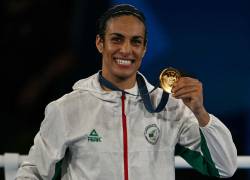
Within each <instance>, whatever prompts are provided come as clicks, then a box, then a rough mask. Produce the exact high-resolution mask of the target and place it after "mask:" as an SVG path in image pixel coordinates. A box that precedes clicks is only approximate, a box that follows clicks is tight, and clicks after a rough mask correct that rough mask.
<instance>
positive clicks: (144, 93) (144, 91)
mask: <svg viewBox="0 0 250 180" xmlns="http://www.w3.org/2000/svg"><path fill="white" fill-rule="evenodd" d="M98 80H99V82H100V84H101V85H103V86H105V87H106V88H108V89H111V90H113V91H121V92H122V93H125V94H130V95H132V96H138V95H134V94H131V93H129V92H126V91H124V90H122V89H119V88H118V87H116V86H115V85H113V84H112V83H111V82H109V81H108V80H107V79H105V78H104V77H103V76H102V72H101V71H100V72H99V75H98ZM136 80H137V84H138V88H139V93H140V96H141V97H142V101H143V103H144V106H145V108H146V109H147V111H148V112H150V113H157V112H161V111H162V110H163V109H164V107H165V106H166V104H167V101H168V97H169V94H168V93H166V92H165V91H163V92H162V96H161V101H160V103H159V104H158V106H157V107H156V108H154V107H153V105H152V102H151V99H150V96H149V94H150V93H152V92H153V91H154V90H155V89H156V88H157V87H158V86H156V87H155V88H154V89H153V90H152V91H150V92H148V88H147V86H146V82H145V80H144V78H143V77H142V75H140V74H139V73H137V75H136Z"/></svg>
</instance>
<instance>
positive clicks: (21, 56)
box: [0, 0, 250, 180]
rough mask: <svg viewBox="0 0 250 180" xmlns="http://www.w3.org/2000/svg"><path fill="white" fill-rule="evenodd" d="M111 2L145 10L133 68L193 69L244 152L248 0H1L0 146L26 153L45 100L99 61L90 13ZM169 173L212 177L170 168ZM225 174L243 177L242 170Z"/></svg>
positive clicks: (249, 83)
mask: <svg viewBox="0 0 250 180" xmlns="http://www.w3.org/2000/svg"><path fill="white" fill-rule="evenodd" d="M117 2H122V3H131V4H133V5H135V6H137V7H138V8H139V9H141V10H143V11H144V12H145V15H146V17H147V24H148V28H149V44H148V50H147V55H146V56H145V58H144V61H143V65H142V68H141V70H140V71H141V72H143V73H144V74H145V75H146V77H147V78H148V79H149V80H150V82H151V83H152V84H156V83H157V78H158V76H159V72H160V70H162V69H163V68H164V67H168V66H172V67H175V68H177V69H180V70H182V71H185V72H187V73H189V74H191V75H193V76H195V77H197V78H198V79H199V80H200V81H202V82H203V86H204V96H205V97H204V101H205V105H206V108H207V110H208V111H209V112H210V113H213V114H214V115H216V116H217V117H219V118H220V119H221V120H222V121H223V122H224V123H225V124H226V125H227V126H228V127H229V129H230V130H231V132H232V135H233V138H234V141H235V144H236V146H237V149H238V155H250V138H249V135H250V133H249V132H250V111H249V110H250V76H249V71H250V35H249V32H250V1H249V0H238V1H230V0H220V1H218V0H217V1H214V0H211V1H163V0H161V1H142V0H137V1H108V0H102V1H98V0H92V1H90V0H84V1H83V0H71V1H70V0H23V1H17V0H4V1H1V8H2V9H1V11H0V12H1V16H2V18H1V19H2V21H1V22H2V31H1V38H0V43H1V47H2V48H1V49H2V51H1V111H0V113H1V120H2V123H1V125H0V138H1V145H0V154H4V153H5V152H15V153H20V154H27V153H28V151H29V148H30V146H31V145H32V144H33V138H34V136H35V134H36V133H37V131H38V130H39V127H40V123H41V121H42V120H43V116H44V108H45V106H46V105H47V104H48V103H49V102H50V101H52V100H55V99H57V98H59V97H61V96H62V95H63V94H65V93H67V92H70V91H71V87H72V85H73V84H74V82H76V81H77V80H79V79H81V78H84V77H87V76H89V75H91V74H93V73H95V72H96V71H97V70H99V69H100V67H101V57H100V56H99V55H98V53H97V51H96V49H95V32H96V29H95V27H96V20H97V18H98V17H99V16H100V15H101V14H102V13H103V12H104V10H106V8H108V7H109V5H111V4H112V3H117ZM152 67H153V68H152ZM0 179H3V173H2V172H1V173H0ZM176 179H192V180H193V179H212V178H206V177H203V176H201V175H200V174H199V173H197V172H195V171H194V170H179V169H178V170H176ZM230 179H241V180H247V179H250V173H249V170H237V172H236V174H235V175H234V177H233V178H230Z"/></svg>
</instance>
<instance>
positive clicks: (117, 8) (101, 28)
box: [97, 4, 148, 45]
mask: <svg viewBox="0 0 250 180" xmlns="http://www.w3.org/2000/svg"><path fill="white" fill-rule="evenodd" d="M123 15H132V16H135V17H137V18H138V19H139V20H140V21H141V22H142V23H143V24H144V27H145V41H144V45H145V44H146V43H147V33H148V32H147V26H146V18H145V16H144V14H143V12H141V11H140V10H138V9H137V8H136V7H134V6H132V5H130V4H118V5H114V6H113V7H111V8H110V9H108V10H107V11H106V12H105V13H104V14H103V15H102V16H101V17H100V18H99V19H98V22H97V23H98V24H97V31H98V32H97V34H98V35H99V36H100V38H102V39H104V35H105V31H106V26H107V22H108V20H109V19H111V18H113V17H118V16H123Z"/></svg>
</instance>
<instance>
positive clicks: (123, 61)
mask: <svg viewBox="0 0 250 180" xmlns="http://www.w3.org/2000/svg"><path fill="white" fill-rule="evenodd" d="M116 62H117V63H118V64H123V65H129V64H131V61H130V60H125V59H116Z"/></svg>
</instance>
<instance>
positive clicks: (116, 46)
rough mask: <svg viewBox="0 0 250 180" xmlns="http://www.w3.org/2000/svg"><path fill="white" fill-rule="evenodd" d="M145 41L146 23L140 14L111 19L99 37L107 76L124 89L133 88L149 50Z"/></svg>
mask: <svg viewBox="0 0 250 180" xmlns="http://www.w3.org/2000/svg"><path fill="white" fill-rule="evenodd" d="M145 41H146V39H145V26H144V24H143V22H142V21H141V20H140V19H139V18H137V17H136V16H133V15H123V16H117V17H113V18H111V19H110V20H108V22H107V26H106V30H105V34H104V37H103V38H101V37H100V35H97V37H96V47H97V49H98V51H99V52H100V53H101V54H102V62H103V63H102V73H103V76H104V77H105V78H106V79H107V80H109V81H110V82H112V83H113V84H114V85H116V86H117V87H119V88H120V89H129V88H132V87H133V86H134V85H135V82H136V73H137V71H138V69H139V67H140V65H141V61H142V57H143V55H144V53H145V51H146V44H145ZM124 80H125V81H124Z"/></svg>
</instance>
